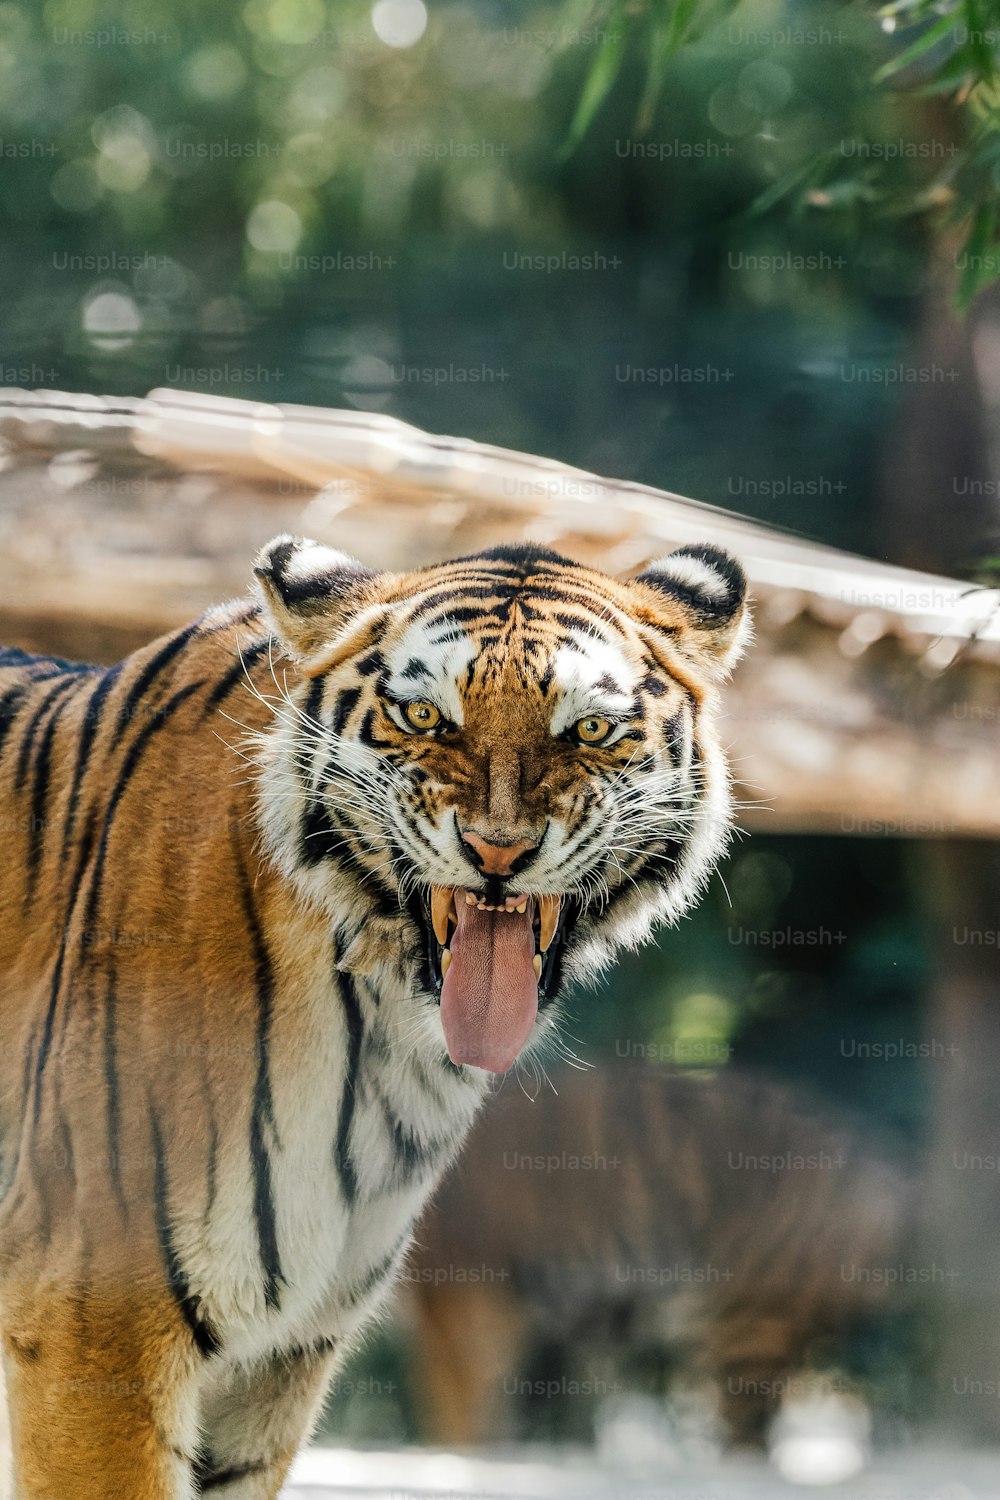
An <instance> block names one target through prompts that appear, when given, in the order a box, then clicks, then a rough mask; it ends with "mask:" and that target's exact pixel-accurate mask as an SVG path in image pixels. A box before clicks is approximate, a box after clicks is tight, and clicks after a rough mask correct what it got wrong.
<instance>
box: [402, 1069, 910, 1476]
mask: <svg viewBox="0 0 1000 1500" xmlns="http://www.w3.org/2000/svg"><path fill="white" fill-rule="evenodd" d="M550 1081H551V1084H552V1087H551V1088H544V1089H537V1088H536V1090H535V1091H534V1092H533V1093H529V1094H527V1095H524V1094H521V1093H520V1091H514V1092H505V1093H504V1094H503V1095H502V1096H501V1097H500V1098H498V1099H497V1100H496V1101H495V1102H494V1103H493V1104H492V1106H491V1107H490V1108H489V1109H488V1110H486V1111H485V1112H484V1113H483V1114H482V1115H480V1116H479V1117H478V1119H477V1121H476V1123H475V1124H474V1126H473V1128H472V1131H471V1133H470V1136H469V1137H468V1139H467V1140H466V1143H465V1146H464V1148H463V1151H462V1155H461V1159H460V1161H459V1163H458V1164H457V1166H454V1167H452V1169H451V1171H450V1173H449V1174H448V1175H447V1176H446V1178H445V1179H444V1180H443V1181H442V1183H441V1185H440V1187H439V1188H438V1190H437V1191H436V1193H435V1195H434V1198H433V1200H432V1202H431V1204H430V1206H429V1208H428V1209H427V1210H425V1212H424V1214H423V1216H422V1217H421V1219H420V1220H419V1222H418V1225H417V1229H416V1233H415V1239H414V1247H413V1251H412V1252H411V1255H410V1257H409V1260H408V1262H407V1265H406V1268H405V1270H404V1272H403V1276H402V1279H401V1280H402V1288H403V1289H404V1290H405V1292H406V1297H405V1298H404V1300H403V1303H402V1309H401V1310H402V1312H403V1313H404V1315H406V1317H405V1318H404V1327H405V1326H406V1324H407V1322H408V1323H409V1337H408V1339H407V1340H406V1343H407V1344H408V1345H409V1348H408V1354H409V1359H408V1362H407V1363H408V1370H409V1385H410V1390H411V1397H412V1401H413V1404H414V1406H415V1408H416V1410H417V1412H418V1414H419V1416H420V1419H421V1423H420V1425H421V1436H422V1437H423V1439H424V1440H425V1441H427V1442H430V1443H432V1444H435V1445H439V1446H444V1447H452V1446H455V1445H458V1446H462V1447H468V1446H475V1445H482V1444H485V1443H488V1442H496V1441H497V1440H498V1439H506V1440H509V1438H510V1437H511V1436H512V1434H513V1433H514V1432H515V1431H516V1430H517V1426H518V1418H519V1416H520V1415H521V1413H520V1412H519V1411H518V1402H517V1401H516V1400H512V1399H511V1393H512V1392H513V1393H514V1394H515V1395H516V1393H517V1392H518V1391H519V1390H520V1389H522V1388H524V1387H527V1388H529V1389H530V1384H531V1383H530V1381H522V1380H520V1378H519V1377H521V1376H523V1374H524V1372H525V1370H526V1369H530V1367H531V1360H532V1358H533V1357H535V1358H537V1355H538V1351H539V1350H542V1349H547V1350H548V1351H550V1353H551V1352H552V1351H556V1350H564V1351H567V1352H569V1353H571V1354H572V1356H573V1365H572V1368H574V1369H576V1370H579V1369H580V1368H581V1360H582V1359H583V1357H584V1355H586V1356H587V1360H588V1362H587V1364H586V1365H585V1368H586V1369H587V1372H588V1376H589V1375H590V1374H591V1372H592V1369H593V1368H596V1369H598V1370H603V1369H605V1368H606V1367H607V1366H608V1364H609V1363H611V1364H613V1366H614V1374H615V1377H616V1378H618V1377H624V1376H625V1375H628V1374H632V1375H638V1374H639V1372H640V1369H641V1367H642V1366H643V1364H645V1365H646V1366H647V1367H648V1366H650V1365H652V1366H659V1367H661V1368H662V1367H663V1366H664V1364H666V1365H668V1366H669V1367H671V1368H670V1373H671V1374H673V1375H674V1376H675V1377H679V1378H680V1379H681V1380H684V1381H692V1380H693V1381H695V1382H697V1383H698V1384H700V1385H702V1387H703V1388H704V1389H705V1393H706V1396H708V1397H709V1398H710V1399H711V1401H712V1405H713V1407H714V1410H715V1414H716V1423H715V1426H716V1430H717V1437H718V1439H719V1441H720V1442H721V1443H723V1444H725V1445H726V1446H729V1447H738V1448H744V1447H746V1448H765V1447H766V1446H767V1444H768V1442H769V1440H770V1438H771V1437H772V1434H773V1423H774V1419H775V1417H776V1416H777V1414H778V1411H779V1407H780V1397H781V1394H782V1392H783V1391H784V1390H786V1389H795V1388H796V1386H797V1384H798V1385H800V1386H801V1387H802V1388H805V1389H809V1388H810V1387H812V1388H815V1387H816V1386H817V1384H818V1382H817V1381H816V1379H815V1376H809V1377H806V1376H805V1375H804V1374H803V1371H804V1370H806V1369H807V1368H808V1366H809V1364H810V1362H812V1361H813V1360H814V1359H815V1358H816V1356H817V1355H821V1356H822V1355H823V1354H824V1353H827V1352H828V1351H829V1350H830V1349H831V1347H832V1348H833V1349H835V1350H836V1349H838V1348H842V1347H843V1344H844V1341H845V1339H846V1338H848V1337H850V1336H852V1335H857V1334H858V1333H864V1334H870V1333H871V1332H872V1331H873V1330H874V1329H875V1327H876V1325H878V1326H879V1327H882V1328H887V1327H888V1326H889V1324H890V1322H891V1319H892V1317H893V1316H894V1315H895V1314H897V1313H898V1312H899V1311H900V1299H897V1298H894V1297H893V1296H892V1295H891V1292H892V1290H893V1289H892V1288H891V1287H889V1286H888V1285H887V1284H886V1281H885V1279H884V1278H883V1276H882V1273H881V1272H880V1268H882V1267H886V1266H893V1265H897V1264H898V1263H899V1262H900V1261H901V1260H903V1259H905V1258H906V1253H907V1251H908V1250H909V1249H910V1248H911V1247H912V1246H913V1244H914V1243H916V1242H917V1240H918V1237H919V1227H918V1223H919V1221H918V1204H919V1200H920V1194H921V1189H922V1184H921V1181H920V1177H919V1176H918V1174H917V1173H916V1172H915V1171H913V1170H912V1169H911V1168H910V1167H908V1166H907V1165H906V1164H905V1162H904V1161H903V1159H902V1156H901V1153H900V1151H899V1149H898V1147H897V1145H896V1143H894V1142H889V1141H874V1140H872V1138H871V1136H872V1132H871V1129H870V1126H869V1127H867V1128H862V1125H861V1122H859V1121H856V1120H854V1119H853V1118H852V1117H851V1116H850V1115H849V1114H848V1113H846V1112H845V1111H844V1110H843V1109H841V1108H839V1107H837V1106H834V1105H832V1104H830V1103H828V1102H827V1101H825V1100H820V1099H816V1098H813V1097H812V1095H811V1094H810V1092H809V1090H808V1089H806V1088H804V1087H803V1086H802V1085H801V1084H791V1083H787V1082H783V1081H780V1080H778V1079H775V1078H770V1077H768V1076H767V1075H766V1074H763V1073H759V1072H756V1071H754V1070H752V1069H749V1068H747V1067H744V1066H739V1065H737V1064H734V1063H732V1062H729V1063H727V1064H726V1065H724V1066H722V1067H720V1068H719V1069H718V1070H714V1069H713V1070H710V1071H709V1072H708V1074H707V1076H706V1075H704V1074H699V1073H698V1072H685V1071H684V1070H683V1069H680V1068H675V1067H668V1066H654V1065H652V1064H650V1063H649V1062H642V1063H636V1062H626V1063H622V1062H611V1061H603V1062H602V1063H601V1064H600V1066H599V1067H596V1068H594V1069H592V1070H590V1071H587V1072H581V1071H579V1070H578V1069H575V1068H571V1067H570V1066H569V1065H568V1064H566V1063H563V1064H562V1065H561V1066H559V1067H558V1068H556V1069H554V1070H553V1071H552V1073H551V1075H550ZM795 1164H800V1166H801V1168H802V1169H797V1168H796V1165H795ZM807 1164H809V1165H807ZM809 1166H811V1169H809ZM623 1350H624V1351H626V1353H627V1352H631V1354H632V1361H631V1366H630V1361H629V1359H628V1357H625V1358H623V1357H622V1355H623ZM592 1383H596V1382H592ZM610 1383H611V1382H610V1380H609V1381H608V1382H605V1384H610ZM879 1394H880V1395H881V1394H882V1393H881V1392H880V1393H879Z"/></svg>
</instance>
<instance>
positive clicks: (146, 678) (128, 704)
mask: <svg viewBox="0 0 1000 1500" xmlns="http://www.w3.org/2000/svg"><path fill="white" fill-rule="evenodd" d="M200 624H201V622H200V621H199V620H196V621H195V622H194V624H193V625H185V627H184V629H183V630H179V631H178V632H177V634H176V635H172V636H171V637H170V639H169V640H168V641H167V643H166V645H164V646H161V647H160V649H159V651H157V653H156V655H155V656H153V657H151V658H150V660H149V661H148V662H147V663H146V665H145V666H144V667H143V669H142V671H141V672H140V673H139V675H138V677H137V678H136V679H135V681H134V682H133V684H132V686H131V687H130V688H129V690H128V692H127V694H126V695H125V698H124V699H123V701H122V703H121V706H120V707H119V709H118V723H117V725H116V727H115V733H114V738H113V740H112V745H117V744H118V743H119V741H120V740H121V737H122V735H123V734H124V733H125V731H126V729H127V728H128V726H129V724H130V723H131V722H132V719H133V717H134V714H135V710H136V708H137V707H138V704H139V702H140V700H141V699H142V698H143V696H144V695H145V693H146V691H147V689H148V688H150V687H151V686H152V684H153V681H154V680H155V678H156V677H158V676H159V674H160V673H161V672H162V671H163V668H164V667H166V666H169V664H170V663H171V662H172V661H173V659H174V657H175V656H178V655H180V653H181V652H182V651H183V650H184V647H185V646H186V645H187V643H188V641H190V639H191V637H192V636H193V635H196V634H197V632H198V629H199V626H200Z"/></svg>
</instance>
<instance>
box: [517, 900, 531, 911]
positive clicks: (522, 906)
mask: <svg viewBox="0 0 1000 1500" xmlns="http://www.w3.org/2000/svg"><path fill="white" fill-rule="evenodd" d="M515 910H516V911H521V912H524V911H527V910H528V903H527V901H522V902H521V904H520V906H518V907H515Z"/></svg>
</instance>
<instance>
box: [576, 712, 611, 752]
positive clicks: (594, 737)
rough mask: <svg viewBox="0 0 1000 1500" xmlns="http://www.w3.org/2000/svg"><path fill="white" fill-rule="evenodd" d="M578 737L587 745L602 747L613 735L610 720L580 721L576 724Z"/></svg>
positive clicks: (593, 719)
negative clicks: (609, 736) (611, 734)
mask: <svg viewBox="0 0 1000 1500" xmlns="http://www.w3.org/2000/svg"><path fill="white" fill-rule="evenodd" d="M575 728H576V737H577V739H578V740H582V741H583V743H584V744H585V745H600V744H601V743H602V742H603V741H604V740H606V739H607V737H608V735H609V734H610V733H611V729H612V725H611V722H610V720H608V719H598V718H596V717H594V718H590V719H578V720H577V723H576V726H575Z"/></svg>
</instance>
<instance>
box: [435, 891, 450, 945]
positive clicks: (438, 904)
mask: <svg viewBox="0 0 1000 1500" xmlns="http://www.w3.org/2000/svg"><path fill="white" fill-rule="evenodd" d="M452 895H453V892H452V888H451V886H450V885H432V886H431V926H432V927H433V928H434V936H435V937H436V938H437V940H438V942H439V943H440V944H441V945H442V947H443V946H444V945H445V944H446V943H447V941H448V918H449V917H450V916H451V901H452Z"/></svg>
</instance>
